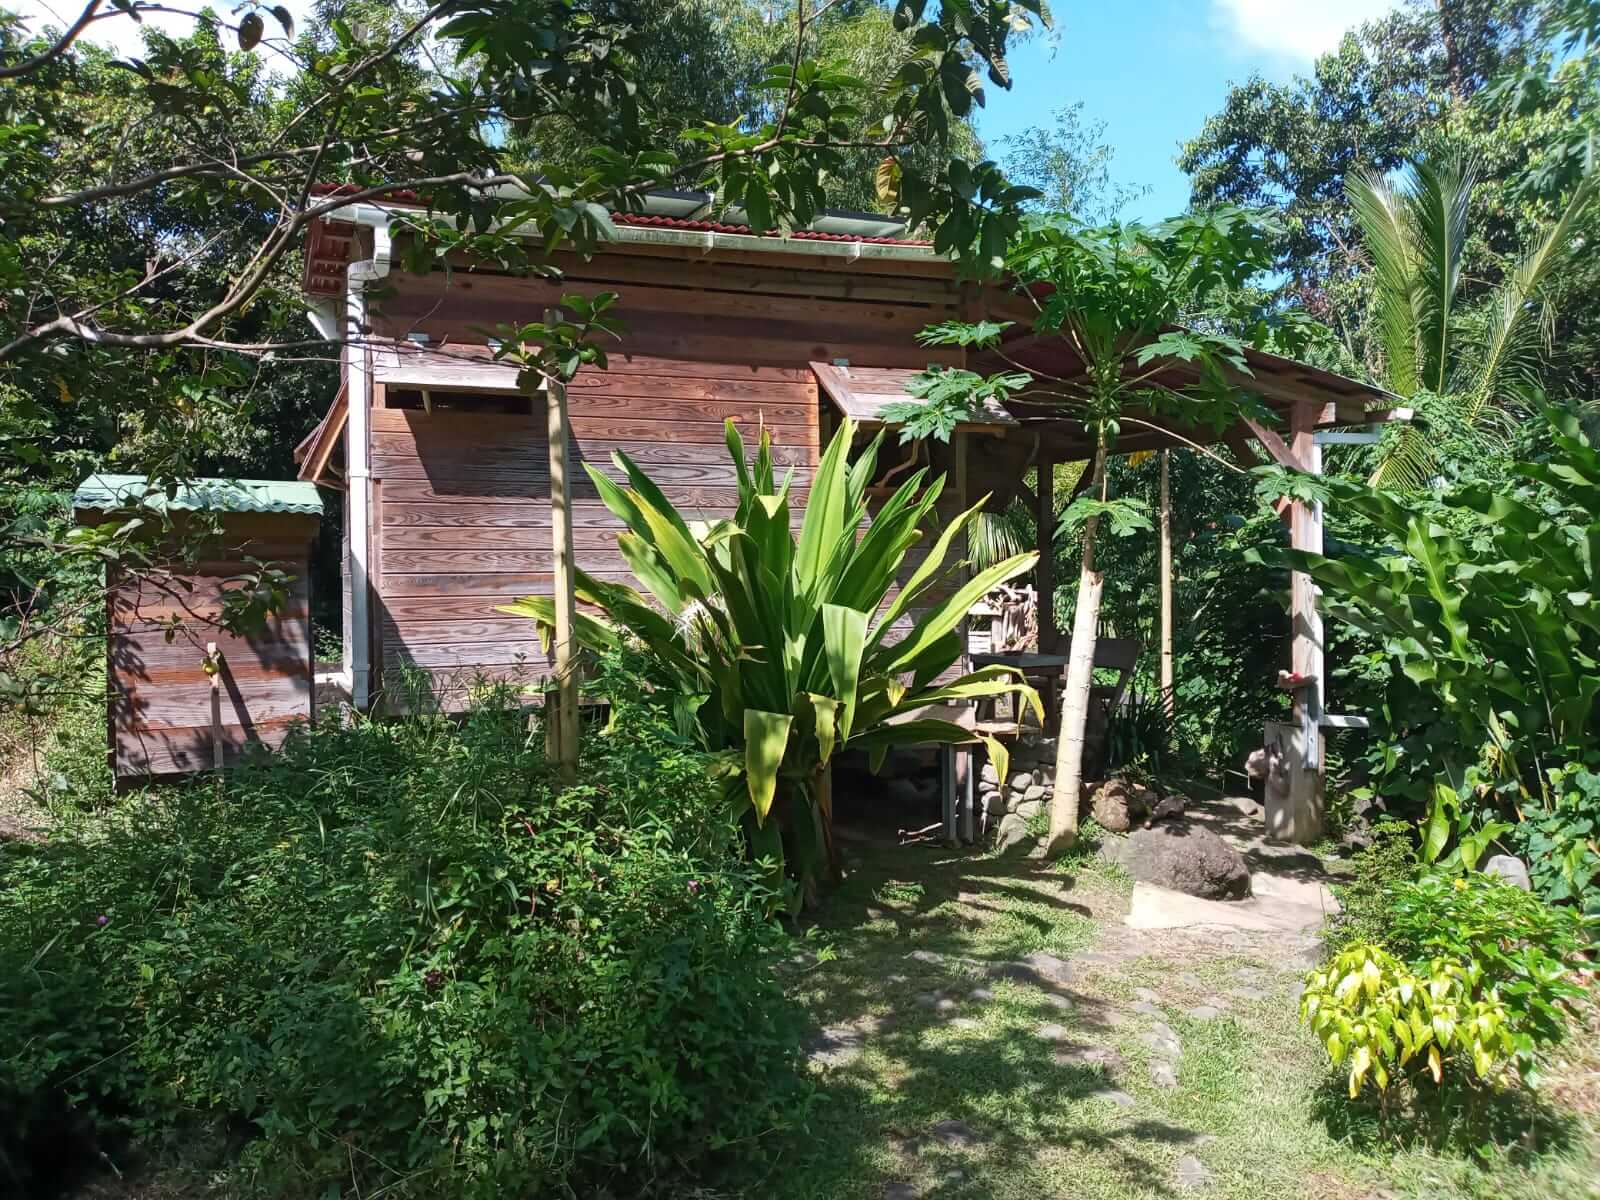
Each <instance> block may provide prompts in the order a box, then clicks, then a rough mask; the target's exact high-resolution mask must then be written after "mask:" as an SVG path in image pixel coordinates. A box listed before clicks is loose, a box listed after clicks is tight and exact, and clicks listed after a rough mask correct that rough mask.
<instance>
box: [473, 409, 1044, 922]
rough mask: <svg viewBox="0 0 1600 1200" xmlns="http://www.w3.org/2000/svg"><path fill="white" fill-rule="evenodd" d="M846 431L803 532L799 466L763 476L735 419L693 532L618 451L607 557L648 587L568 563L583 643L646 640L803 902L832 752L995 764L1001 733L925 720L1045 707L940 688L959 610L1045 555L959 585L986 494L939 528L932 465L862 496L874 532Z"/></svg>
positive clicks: (986, 671)
mask: <svg viewBox="0 0 1600 1200" xmlns="http://www.w3.org/2000/svg"><path fill="white" fill-rule="evenodd" d="M855 433H856V427H855V424H854V422H851V421H848V420H847V421H845V422H843V424H841V426H840V427H839V430H838V431H837V432H836V433H835V434H834V436H833V440H832V441H830V442H829V443H828V448H827V449H826V450H825V451H824V452H823V455H822V459H821V461H820V462H819V463H818V465H817V470H816V474H815V475H814V476H813V477H812V480H811V488H810V491H809V493H808V495H807V497H806V500H805V511H804V515H803V516H802V517H801V518H800V521H799V524H798V528H796V526H795V525H794V523H793V522H792V521H791V517H790V508H789V504H790V501H789V486H790V483H791V482H792V475H793V472H790V474H789V475H788V476H785V477H784V478H783V479H782V480H775V479H774V475H773V465H772V446H771V438H770V435H768V434H767V433H766V432H765V431H763V432H762V434H761V442H760V446H759V447H758V449H757V451H756V455H755V457H754V459H753V460H750V459H748V458H747V456H746V451H745V447H744V443H743V441H742V440H741V439H740V437H739V433H738V431H737V429H736V428H735V426H734V423H733V422H732V421H731V420H730V421H729V422H728V425H727V438H728V451H729V454H730V455H731V456H732V459H733V464H734V468H735V470H736V471H737V473H738V479H739V505H738V508H737V510H736V511H735V513H734V515H733V517H732V518H731V519H724V520H719V521H713V522H710V523H706V522H703V521H696V522H693V523H691V522H689V521H686V520H685V519H684V517H683V516H682V514H680V513H679V511H678V509H677V508H676V507H675V506H674V505H673V504H672V502H671V501H670V500H668V499H667V498H666V496H665V495H664V494H663V493H662V492H661V489H660V488H658V487H657V486H656V485H655V484H654V483H653V482H652V481H651V480H650V477H649V475H648V474H647V473H646V472H645V471H644V470H642V469H641V468H640V467H639V466H638V464H636V463H635V462H633V460H632V459H630V458H628V456H627V455H625V454H623V453H622V452H620V451H618V452H616V455H615V457H616V464H617V467H618V468H619V469H620V470H622V471H623V472H625V474H626V476H627V479H628V482H629V486H628V487H627V488H622V487H619V486H618V485H617V484H616V483H615V482H613V481H612V480H611V479H610V478H609V477H608V476H607V475H606V474H605V472H603V471H601V470H599V469H598V468H596V467H594V466H593V465H590V464H585V468H586V470H587V471H588V473H589V478H590V479H591V480H592V481H593V482H594V486H595V488H596V489H597V490H598V491H599V493H600V496H601V498H602V499H603V500H604V501H605V503H606V506H607V507H608V508H610V510H611V511H612V512H613V513H614V514H615V515H616V517H617V519H618V520H620V521H621V522H622V523H623V524H624V525H625V526H627V530H628V532H626V533H624V534H622V535H621V536H620V537H619V538H618V541H617V545H618V549H619V550H621V552H622V554H623V557H624V558H625V559H626V560H627V562H628V565H629V566H630V567H631V568H632V570H633V573H634V575H635V577H636V578H638V580H639V581H640V583H642V584H643V585H644V588H645V592H646V593H648V595H646V594H642V593H640V592H639V591H636V590H635V589H634V588H631V587H628V586H627V585H625V584H619V583H608V582H606V581H604V580H600V579H596V578H594V577H593V576H590V575H588V574H587V573H585V572H583V571H579V572H578V587H577V591H578V598H579V599H580V600H581V601H583V602H584V603H585V604H586V605H588V606H590V607H591V608H592V609H594V610H595V612H596V613H597V616H588V615H585V616H583V617H581V619H580V620H579V622H578V625H577V636H578V638H579V640H580V641H581V642H583V643H584V644H585V645H587V646H589V647H591V648H594V649H598V650H608V651H609V650H616V649H617V648H619V647H620V646H623V645H626V644H628V643H629V642H630V641H637V642H638V643H639V644H640V646H641V647H642V649H643V650H644V652H645V653H646V654H647V655H648V656H649V658H650V659H651V661H652V662H653V663H654V665H655V667H656V670H657V671H658V672H659V675H660V686H661V689H662V694H663V695H664V696H665V697H667V698H668V702H669V703H670V704H671V705H672V706H673V711H674V714H675V717H676V720H677V724H678V727H679V728H680V730H681V731H682V732H683V733H684V734H685V735H687V736H692V737H693V738H694V739H695V741H696V743H697V744H698V745H700V746H702V747H704V748H705V749H706V750H707V751H709V752H711V753H713V754H715V755H716V756H717V763H718V773H719V776H721V777H722V778H724V779H725V780H726V793H727V796H728V798H729V800H730V801H731V804H732V811H733V812H735V813H736V814H738V815H740V816H741V817H743V818H744V819H745V821H746V827H747V830H748V833H749V836H750V840H751V843H752V846H753V849H754V852H755V854H756V855H757V857H759V858H761V859H763V860H765V861H768V862H770V863H772V864H774V865H775V867H776V868H777V869H779V870H780V871H781V869H782V867H783V866H784V864H785V862H786V861H787V862H788V863H789V865H791V866H792V868H793V870H794V873H795V874H796V875H797V876H798V878H799V881H800V884H801V889H802V892H797V893H796V901H797V902H798V900H799V899H800V898H801V897H802V894H811V893H813V892H814V890H815V887H816V884H817V882H818V881H819V880H821V879H823V878H826V877H827V876H828V875H830V874H831V873H832V870H833V863H832V848H831V846H832V843H831V827H832V813H831V810H830V807H829V804H830V800H829V796H828V793H827V780H826V776H825V771H826V768H827V766H828V764H829V762H830V761H831V759H832V758H833V755H834V754H836V753H839V752H841V751H845V750H863V751H866V752H868V754H869V755H870V759H871V762H872V764H873V766H874V767H877V766H878V765H880V764H881V763H882V761H883V759H884V756H885V755H886V754H887V752H888V751H889V749H890V748H891V747H894V746H902V745H917V744H929V743H933V744H961V743H972V742H977V741H980V740H981V741H982V742H984V743H985V745H986V747H987V749H988V751H989V757H990V760H991V761H992V762H994V763H995V764H996V766H997V768H998V770H999V771H1000V772H1002V773H1005V771H1006V763H1007V753H1006V749H1005V747H1004V745H1003V744H1002V743H1001V742H999V741H998V740H997V739H995V738H992V737H989V736H988V735H986V734H982V733H974V732H973V731H972V730H971V729H968V728H965V727H963V726H961V725H959V724H957V723H955V722H954V721H952V720H947V719H942V718H940V717H939V716H938V715H937V714H929V713H921V714H919V711H918V710H925V709H927V708H928V707H930V706H937V705H941V704H951V703H953V702H959V701H965V700H972V699H977V698H981V697H988V696H1001V695H1010V696H1015V697H1017V700H1016V702H1017V703H1019V704H1020V703H1021V702H1022V701H1024V700H1026V701H1029V702H1031V703H1032V705H1033V706H1034V708H1035V711H1038V710H1039V707H1040V705H1039V698H1038V696H1037V695H1036V694H1035V693H1034V691H1033V689H1032V688H1030V687H1028V686H1027V685H1026V684H1024V683H1023V682H1022V681H1021V679H1020V677H1019V676H1018V674H1017V672H1016V671H1014V670H1013V669H1011V668H1009V667H985V668H982V669H980V670H977V671H973V672H971V673H968V674H965V675H957V676H956V677H954V678H947V676H948V675H949V674H950V672H951V669H952V668H953V667H955V665H956V663H957V661H958V660H959V659H960V657H961V654H962V648H963V647H962V641H961V637H960V634H959V633H958V630H957V627H958V626H959V625H960V623H961V622H962V621H963V620H964V619H965V617H966V613H967V610H968V609H969V608H970V607H972V605H973V604H974V603H975V602H976V601H977V600H978V599H979V598H981V597H982V596H984V595H985V594H986V593H987V592H988V591H989V590H990V589H991V588H992V587H994V586H995V585H997V584H1000V583H1003V582H1005V581H1006V580H1007V579H1010V578H1012V577H1013V576H1015V575H1018V574H1021V573H1022V572H1024V571H1026V570H1028V568H1030V567H1031V566H1032V565H1033V562H1034V559H1035V558H1036V557H1037V556H1036V555H1035V554H1019V555H1016V556H1015V557H1013V558H1008V559H1005V560H1003V561H1001V562H999V563H996V564H994V565H993V566H990V567H987V568H985V569H984V570H982V571H979V572H977V573H976V574H974V575H973V576H972V578H970V579H961V578H959V577H958V575H957V572H958V571H959V569H960V564H959V562H958V560H956V559H955V558H954V557H953V556H952V553H951V551H952V548H953V547H954V546H956V545H957V544H958V542H957V539H959V538H960V537H961V535H962V533H963V531H964V530H965V529H966V527H967V526H968V524H969V523H970V522H971V520H972V517H973V514H974V513H976V511H977V510H978V509H979V508H981V507H982V504H983V502H982V500H979V502H978V503H977V504H975V505H973V507H972V508H971V509H968V510H967V511H966V512H963V513H961V514H959V515H956V516H953V517H947V518H946V519H944V520H942V521H940V520H939V515H938V513H937V510H936V508H935V506H936V505H937V504H938V501H939V497H940V495H941V493H942V492H943V490H944V479H945V477H944V476H942V475H940V476H936V477H934V478H933V479H932V480H929V479H928V470H927V469H926V468H923V469H921V470H918V471H916V472H914V473H913V474H912V475H911V476H910V477H909V478H908V479H907V480H906V481H905V482H904V483H902V484H901V485H900V486H899V487H897V488H896V489H895V490H894V492H893V493H892V494H891V495H889V496H887V497H883V498H882V499H881V500H878V499H874V501H873V503H872V520H871V523H870V524H867V514H868V500H869V497H868V487H869V485H870V484H871V482H872V480H873V475H874V472H875V470H876V468H877V461H878V446H879V444H880V442H881V441H882V438H881V436H880V437H878V438H874V439H873V440H872V441H870V442H869V443H868V444H867V445H866V446H865V447H863V448H861V449H859V450H857V449H856V448H855V447H854V441H855ZM852 455H853V457H852ZM936 522H937V523H938V527H939V533H938V536H937V537H936V538H934V539H933V541H932V544H931V545H930V547H929V548H928V550H927V551H926V556H925V557H924V558H923V559H922V561H921V562H919V563H918V564H917V566H916V567H915V569H914V570H912V571H911V573H910V574H909V576H907V577H906V578H905V579H904V580H903V581H902V580H901V579H900V570H901V567H902V564H904V563H905V562H906V560H907V555H908V553H909V552H910V551H911V549H912V548H913V547H914V546H917V545H918V544H919V543H920V542H921V541H923V538H924V535H925V534H929V533H931V531H932V529H933V527H934V526H935V523H936ZM863 527H865V528H864V529H863ZM501 611H503V612H509V613H514V614H521V615H526V616H529V617H531V618H533V620H535V621H536V622H538V624H539V627H540V629H541V630H542V631H545V632H548V631H549V629H550V628H551V627H552V626H553V624H554V605H553V602H552V601H551V599H550V597H548V596H531V597H528V598H526V599H523V600H520V601H518V602H517V603H516V604H515V605H510V606H506V607H505V608H503V609H502V610H501ZM1041 716H1042V713H1041ZM780 878H781V876H780Z"/></svg>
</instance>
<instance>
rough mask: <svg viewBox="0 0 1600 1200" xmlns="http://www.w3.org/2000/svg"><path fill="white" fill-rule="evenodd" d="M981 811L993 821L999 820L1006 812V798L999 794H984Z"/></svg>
mask: <svg viewBox="0 0 1600 1200" xmlns="http://www.w3.org/2000/svg"><path fill="white" fill-rule="evenodd" d="M983 811H984V812H985V813H986V814H988V816H989V817H991V818H992V819H994V820H999V819H1000V817H1001V816H1003V815H1004V814H1005V811H1006V798H1005V797H1004V796H1002V795H1001V794H1000V793H999V792H985V793H984V795H983Z"/></svg>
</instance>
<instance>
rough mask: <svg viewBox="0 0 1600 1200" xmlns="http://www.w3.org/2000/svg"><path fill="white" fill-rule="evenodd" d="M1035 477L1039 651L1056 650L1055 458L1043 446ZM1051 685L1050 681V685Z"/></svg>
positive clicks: (1050, 652) (1035, 569)
mask: <svg viewBox="0 0 1600 1200" xmlns="http://www.w3.org/2000/svg"><path fill="white" fill-rule="evenodd" d="M1038 473H1039V479H1038V486H1037V488H1036V489H1035V491H1036V493H1037V494H1036V495H1035V496H1034V499H1035V501H1037V507H1036V509H1035V511H1034V522H1035V524H1036V525H1037V526H1038V535H1039V536H1038V539H1037V541H1038V547H1039V565H1038V566H1036V567H1035V568H1034V575H1035V577H1036V578H1037V579H1038V582H1039V653H1040V654H1054V653H1055V652H1056V564H1055V546H1056V461H1055V459H1054V458H1053V457H1052V456H1051V452H1050V451H1048V450H1046V449H1045V448H1044V446H1042V445H1041V446H1040V447H1039V469H1038ZM1054 686H1055V685H1054V684H1053V683H1052V684H1051V687H1054Z"/></svg>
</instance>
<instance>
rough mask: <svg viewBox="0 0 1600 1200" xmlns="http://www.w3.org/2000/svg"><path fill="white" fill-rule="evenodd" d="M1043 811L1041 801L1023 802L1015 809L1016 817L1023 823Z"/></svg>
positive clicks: (1042, 802)
mask: <svg viewBox="0 0 1600 1200" xmlns="http://www.w3.org/2000/svg"><path fill="white" fill-rule="evenodd" d="M1043 811H1044V801H1043V800H1024V801H1023V802H1022V803H1021V804H1019V805H1017V808H1016V812H1017V816H1019V817H1021V818H1022V819H1023V820H1024V821H1031V820H1033V819H1034V818H1035V817H1037V816H1038V815H1039V814H1040V813H1041V812H1043Z"/></svg>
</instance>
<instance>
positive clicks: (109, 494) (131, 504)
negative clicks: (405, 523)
mask: <svg viewBox="0 0 1600 1200" xmlns="http://www.w3.org/2000/svg"><path fill="white" fill-rule="evenodd" d="M72 506H73V507H74V508H87V509H99V510H108V509H118V508H139V507H144V508H149V509H153V510H155V511H157V512H166V511H169V510H174V511H176V510H181V511H186V512H198V511H209V512H258V513H304V514H306V515H308V516H316V517H320V516H321V515H322V496H321V495H320V494H319V493H318V492H317V488H316V485H315V484H311V483H298V482H296V481H294V480H289V479H191V480H190V481H189V482H188V483H186V484H183V485H182V486H180V487H179V488H178V490H177V491H176V492H175V493H174V494H173V495H172V496H171V497H170V498H169V497H168V496H167V493H166V489H165V488H157V489H155V490H152V488H151V484H150V477H149V476H148V475H106V474H97V475H91V476H89V478H87V479H85V480H84V481H83V482H82V483H80V484H79V485H78V490H77V491H76V492H74V493H73V496H72Z"/></svg>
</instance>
